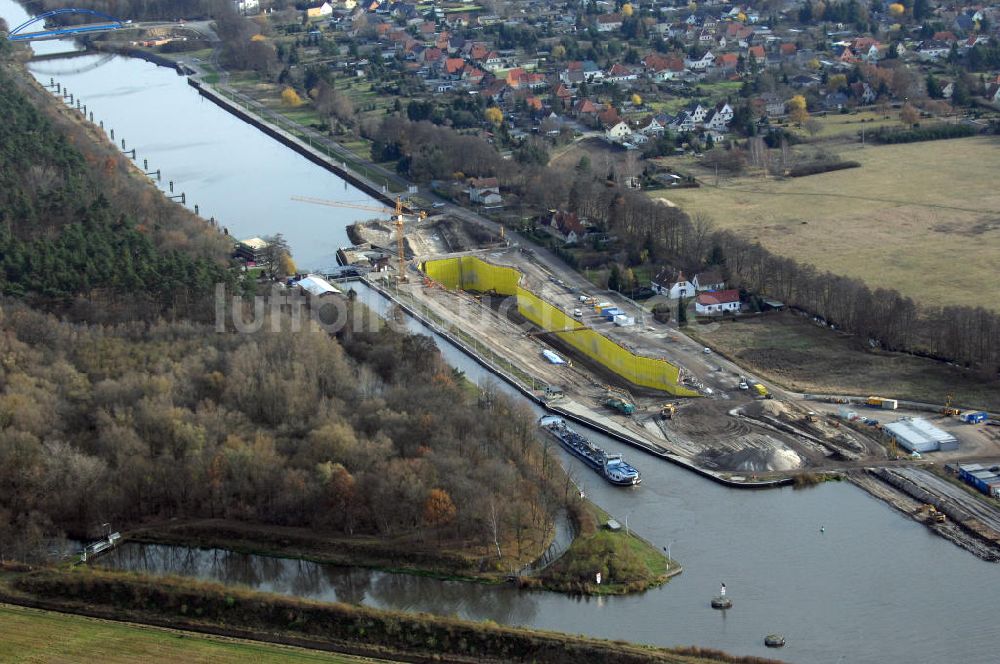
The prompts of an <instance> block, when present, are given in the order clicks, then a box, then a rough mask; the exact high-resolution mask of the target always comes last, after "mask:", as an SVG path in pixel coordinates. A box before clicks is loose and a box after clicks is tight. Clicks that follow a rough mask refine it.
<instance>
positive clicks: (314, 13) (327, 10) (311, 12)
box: [306, 2, 333, 19]
mask: <svg viewBox="0 0 1000 664" xmlns="http://www.w3.org/2000/svg"><path fill="white" fill-rule="evenodd" d="M332 14H333V5H331V4H330V3H329V2H324V3H323V4H322V5H320V6H319V7H309V8H308V9H306V18H309V19H315V18H323V17H325V16H330V15H332Z"/></svg>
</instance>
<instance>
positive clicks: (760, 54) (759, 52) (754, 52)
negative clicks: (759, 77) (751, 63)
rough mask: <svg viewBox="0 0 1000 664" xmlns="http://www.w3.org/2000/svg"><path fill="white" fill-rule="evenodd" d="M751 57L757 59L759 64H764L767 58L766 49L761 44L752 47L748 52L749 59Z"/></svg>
mask: <svg viewBox="0 0 1000 664" xmlns="http://www.w3.org/2000/svg"><path fill="white" fill-rule="evenodd" d="M751 56H752V57H754V58H756V60H757V62H759V63H763V62H764V58H765V55H764V47H763V46H761V45H760V44H758V45H756V46H751V47H750V48H749V49H748V51H747V57H751Z"/></svg>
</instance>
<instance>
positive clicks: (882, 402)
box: [865, 397, 899, 410]
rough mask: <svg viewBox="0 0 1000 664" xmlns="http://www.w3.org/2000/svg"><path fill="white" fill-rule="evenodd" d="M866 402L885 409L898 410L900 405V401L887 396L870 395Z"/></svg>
mask: <svg viewBox="0 0 1000 664" xmlns="http://www.w3.org/2000/svg"><path fill="white" fill-rule="evenodd" d="M865 403H867V404H868V405H869V406H871V407H873V408H882V409H883V410H896V409H897V408H898V407H899V402H898V401H896V400H895V399H886V398H885V397H868V399H867V400H866V401H865Z"/></svg>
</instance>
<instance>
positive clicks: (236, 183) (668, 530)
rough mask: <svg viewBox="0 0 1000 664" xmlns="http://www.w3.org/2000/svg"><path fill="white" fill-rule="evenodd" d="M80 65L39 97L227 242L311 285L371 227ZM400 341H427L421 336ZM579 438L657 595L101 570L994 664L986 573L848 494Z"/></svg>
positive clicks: (319, 181) (241, 147)
mask: <svg viewBox="0 0 1000 664" xmlns="http://www.w3.org/2000/svg"><path fill="white" fill-rule="evenodd" d="M0 16H4V18H6V19H7V20H8V21H9V22H10V23H11V24H16V23H18V22H19V20H18V19H19V17H23V16H24V12H23V10H22V9H21V8H20V7H18V6H17V5H15V4H13V3H12V2H11V0H0ZM21 20H23V19H21ZM90 57H91V56H87V57H85V58H74V59H68V60H65V61H62V60H57V61H50V62H44V63H39V64H38V65H37V66H35V67H33V71H34V72H35V75H36V76H37V77H38V78H39V79H40V80H41V81H42V82H44V83H47V82H48V78H49V76H55V77H56V78H57V80H60V81H61V82H63V83H64V84H66V85H68V86H69V87H70V90H71V91H73V92H74V93H76V94H79V95H80V96H81V97H82V98H83V99H84V101H85V102H86V103H88V105H90V104H93V108H94V110H95V112H96V114H97V117H99V118H103V119H105V122H106V124H108V122H109V119H110V120H111V126H115V127H121V128H122V129H121V134H120V136H124V137H125V138H126V141H127V144H128V145H129V146H132V145H135V146H136V147H137V148H138V149H139V157H140V159H141V158H142V157H143V156H146V157H147V158H149V159H150V164H151V166H153V167H159V168H163V169H164V173H165V174H166V175H167V176H168V177H172V178H173V179H174V180H176V181H177V182H180V183H183V185H182V186H181V187H180V188H179V189H183V190H185V191H187V192H188V193H189V196H191V199H189V200H192V202H197V203H199V204H200V205H201V208H202V213H203V214H205V215H215V216H216V217H217V218H218V219H219V220H220V222H221V223H222V224H223V225H226V226H228V227H229V228H230V229H231V231H232V232H233V234H234V235H237V236H245V235H256V234H268V233H274V232H282V233H284V234H285V235H286V236H287V237H289V238H290V239H291V240H292V246H293V249H294V251H295V253H296V257H297V258H298V259H299V261H300V263H301V264H306V265H312V266H315V267H322V266H323V265H324V261H327V260H329V258H330V255H331V254H332V252H333V250H334V249H335V248H336V247H337V246H338V245H340V244H343V243H344V242H346V236H345V235H344V227H345V226H346V225H347V224H348V223H350V222H351V221H352V220H354V219H357V218H365V217H366V216H367V215H366V214H365V213H361V214H360V215H355V214H353V213H351V212H350V211H346V210H336V209H327V208H316V209H312V208H309V207H308V206H305V205H304V204H299V203H292V202H290V201H289V200H288V198H289V197H290V196H291V195H293V194H303V195H311V196H321V197H326V198H337V199H340V200H344V199H355V200H360V199H364V198H365V197H364V196H363V195H362V194H361V193H360V192H357V190H354V189H352V188H350V187H347V186H346V185H345V184H344V183H343V182H342V181H341V180H339V179H338V178H336V177H335V176H333V175H332V174H330V173H328V172H327V171H325V170H323V169H321V168H319V167H317V166H315V165H313V164H311V163H310V162H308V161H306V160H305V159H304V158H302V157H299V156H297V155H295V154H294V153H292V152H291V151H290V150H288V149H287V148H284V147H283V146H281V145H280V144H279V143H277V142H275V141H273V140H272V139H269V138H267V137H266V136H263V135H262V134H260V133H259V132H257V131H256V130H254V129H252V128H251V127H248V126H246V125H244V124H242V123H240V122H239V121H237V120H236V119H235V118H233V117H232V116H230V115H229V114H227V113H225V112H224V111H222V110H221V109H219V108H218V107H216V106H214V105H212V104H210V103H208V102H205V101H203V100H202V99H201V98H200V97H199V96H198V95H197V93H196V91H195V90H194V89H193V88H190V87H189V86H187V85H186V84H185V82H184V80H183V79H182V78H180V77H178V76H177V75H176V74H175V73H174V72H173V71H171V70H168V69H163V68H156V67H154V66H153V65H150V64H148V63H145V62H141V61H136V60H131V59H125V58H114V59H110V60H107V61H105V62H102V63H99V64H97V65H94V66H93V67H92V68H90V69H87V67H88V66H91V65H93V63H94V62H96V60H94V61H92V62H91V63H90V64H87V63H88V58H90ZM80 69H85V70H84V71H78V70H80ZM74 71H75V72H76V73H72V72H74ZM53 72H59V73H53ZM192 118H193V119H192ZM116 135H119V134H118V133H117V132H116ZM192 193H193V194H195V195H192ZM355 288H356V289H357V290H358V291H359V293H360V295H361V297H362V298H363V299H364V300H365V301H366V302H369V303H370V304H372V306H374V307H376V308H379V309H381V310H384V309H385V308H386V303H385V301H384V300H383V299H381V297H380V296H379V295H378V294H377V293H374V292H373V291H370V290H368V289H365V288H364V287H360V286H355ZM408 324H410V325H412V326H413V329H414V331H418V332H421V333H426V330H424V328H422V327H421V326H420V325H419V324H417V323H415V322H413V321H410V322H409V323H408ZM437 341H438V345H439V346H440V347H441V348H442V352H443V353H444V355H445V357H446V359H447V360H448V361H449V362H450V363H452V364H453V365H454V366H456V367H457V368H459V369H461V370H462V371H464V372H465V373H466V375H467V376H468V377H469V378H470V379H472V380H474V381H477V382H479V381H487V380H491V381H494V382H495V381H496V379H495V378H493V377H492V376H491V375H490V374H489V373H488V372H486V371H485V370H484V369H482V368H481V367H480V366H479V365H478V364H476V363H475V362H474V361H472V360H470V359H469V358H467V357H466V356H464V355H463V354H462V353H461V352H460V351H458V350H457V349H455V348H453V347H451V346H449V345H448V344H447V343H446V342H445V341H444V340H441V339H437ZM503 389H505V390H508V391H510V392H511V393H513V390H512V388H507V387H504V388H503ZM518 398H520V397H518ZM533 407H534V406H533ZM535 410H536V414H541V412H540V411H539V410H538V409H537V408H535ZM588 435H589V436H591V437H592V438H593V439H594V440H595V441H596V442H597V443H598V444H599V445H601V446H603V447H605V448H608V449H609V450H611V451H615V452H622V453H623V454H624V455H625V456H626V458H627V459H628V460H629V461H630V462H632V463H634V464H635V465H636V466H637V467H638V468H639V469H640V470H641V471H642V473H643V484H642V485H641V486H640V487H638V488H634V489H620V488H615V487H612V486H610V485H607V484H606V483H603V482H602V481H601V480H600V479H599V478H598V476H597V475H596V474H594V473H592V472H591V471H589V470H587V469H586V468H585V467H584V466H583V465H582V464H580V463H579V462H578V461H576V460H575V459H572V458H569V457H568V456H567V457H566V459H565V461H566V464H567V465H568V467H569V468H571V469H572V471H573V472H574V475H575V476H576V477H578V478H579V479H580V480H581V481H582V482H583V483H584V487H585V490H586V492H587V494H588V495H589V496H590V497H591V498H593V499H594V500H595V501H596V502H597V503H598V504H600V505H601V506H602V507H603V508H605V509H606V510H607V511H609V512H610V513H611V514H613V515H614V516H615V517H616V518H617V519H618V520H619V521H621V522H623V523H624V522H626V520H627V522H628V524H629V527H630V528H632V529H634V530H635V531H636V532H637V533H639V534H640V535H642V536H643V537H645V538H646V539H648V540H649V541H651V542H653V543H655V544H656V545H657V546H667V545H669V546H670V548H671V554H672V555H673V557H674V558H676V559H678V560H679V561H680V562H681V563H682V564H683V565H684V570H685V571H684V573H683V574H682V575H680V576H679V577H677V578H675V579H673V580H672V581H671V582H670V583H668V584H667V585H665V586H664V587H662V588H658V589H655V590H651V591H649V592H647V593H644V594H641V595H635V596H629V597H618V598H603V599H586V598H572V597H565V596H562V595H557V594H551V593H539V592H520V591H516V590H514V589H512V588H496V587H489V586H481V585H476V584H466V583H455V582H442V581H436V580H430V579H425V578H421V577H413V576H407V575H391V574H384V573H381V572H372V571H364V570H360V571H359V570H344V569H341V568H332V567H329V566H320V565H314V564H312V563H305V562H300V561H288V560H280V559H274V558H267V557H259V556H244V555H242V554H235V553H231V552H220V551H208V552H204V551H191V550H186V549H180V548H169V547H168V548H163V547H139V546H135V545H127V546H126V547H124V548H122V549H121V550H120V552H119V553H117V554H115V556H113V557H109V558H106V559H104V562H103V564H109V565H112V566H115V567H120V568H124V569H142V570H146V571H150V572H153V573H166V572H169V573H182V574H192V575H195V576H199V577H203V578H213V579H217V580H219V581H223V582H227V583H240V584H245V585H250V586H252V587H257V588H261V589H264V590H272V591H275V592H282V593H288V594H292V595H299V596H307V597H320V598H327V599H333V598H336V599H339V600H342V601H353V602H361V603H364V604H366V605H370V606H376V607H384V608H393V609H401V610H408V611H427V612H433V613H439V614H444V615H459V616H462V617H467V618H471V619H477V620H482V619H490V620H494V621H496V622H499V623H507V624H514V625H526V626H531V627H537V628H542V629H552V630H559V631H566V632H576V633H583V634H588V635H592V636H597V637H605V638H614V639H625V640H628V641H634V642H638V643H649V644H656V645H664V646H672V645H681V644H696V645H699V646H705V647H713V648H721V649H723V650H727V651H730V652H732V653H738V654H754V655H760V656H769V655H771V656H773V655H777V656H780V657H781V658H784V659H787V660H789V661H799V662H820V663H825V662H829V663H835V662H872V663H875V662H948V661H956V660H959V659H961V660H963V661H968V662H991V661H996V660H997V657H996V656H995V653H996V644H995V638H994V635H995V633H996V632H995V624H996V620H995V616H997V615H998V613H1000V594H998V593H996V592H995V591H994V589H995V588H997V587H998V586H997V585H995V584H997V582H998V580H1000V567H998V566H997V565H995V564H990V563H986V562H983V561H980V560H979V559H977V558H975V557H973V556H971V555H969V554H968V553H966V552H964V551H962V550H961V549H958V548H957V547H955V546H953V545H951V544H949V543H948V542H946V541H944V540H943V539H941V538H938V537H936V536H934V535H932V534H931V533H930V532H929V531H928V530H927V529H926V528H925V527H923V526H921V525H919V524H917V523H915V522H913V521H912V520H910V519H909V518H907V517H905V516H903V515H901V514H899V513H897V512H895V511H893V510H891V509H890V508H888V507H887V506H885V505H884V504H883V503H881V502H879V501H876V500H875V499H873V498H871V497H869V496H868V495H867V494H865V493H864V492H862V491H860V490H858V489H856V488H854V487H852V486H850V485H847V484H838V483H828V484H824V485H821V486H818V487H815V488H812V489H807V490H801V491H796V490H793V489H790V488H786V489H776V490H769V491H759V492H750V491H741V490H738V489H728V488H725V487H722V486H719V485H717V484H714V483H712V482H710V481H708V480H705V479H702V478H700V477H698V476H696V475H694V474H692V473H690V472H687V471H684V470H682V469H679V468H677V467H675V466H672V465H670V464H669V463H666V462H663V461H660V460H658V459H654V458H652V457H649V456H645V455H643V454H642V453H641V452H639V451H637V450H634V449H632V448H629V447H627V446H624V445H622V444H619V443H617V442H616V441H614V440H611V439H608V438H606V437H604V436H601V435H599V434H596V433H592V432H591V433H588ZM821 527H823V528H824V530H825V532H821V531H820V528H821ZM721 582H725V583H726V585H727V587H728V588H729V595H730V596H731V597H732V598H733V601H734V607H733V609H731V610H730V611H728V612H719V611H713V610H712V609H710V608H709V606H708V602H709V600H710V599H711V597H712V596H713V595H714V594H716V593H717V591H718V586H719V584H720V583H721ZM771 632H780V633H782V634H784V635H785V636H786V638H787V640H788V645H787V646H786V647H785V649H784V650H782V651H780V652H775V651H771V650H768V649H765V648H764V646H763V637H764V635H766V634H768V633H771Z"/></svg>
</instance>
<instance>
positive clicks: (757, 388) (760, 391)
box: [753, 383, 771, 399]
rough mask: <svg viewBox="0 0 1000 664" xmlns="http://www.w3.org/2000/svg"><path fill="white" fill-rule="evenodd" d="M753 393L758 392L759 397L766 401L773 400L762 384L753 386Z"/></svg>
mask: <svg viewBox="0 0 1000 664" xmlns="http://www.w3.org/2000/svg"><path fill="white" fill-rule="evenodd" d="M753 391H754V392H756V393H757V396H759V397H761V398H764V399H770V398H771V393H770V392H768V391H767V388H766V387H764V385H763V384H761V383H754V384H753Z"/></svg>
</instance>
